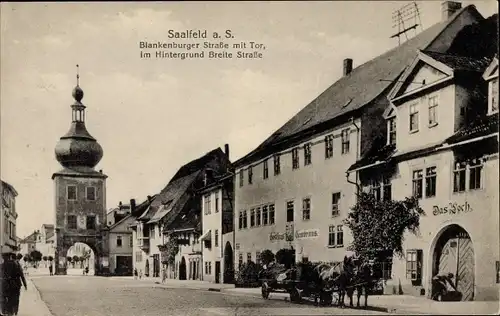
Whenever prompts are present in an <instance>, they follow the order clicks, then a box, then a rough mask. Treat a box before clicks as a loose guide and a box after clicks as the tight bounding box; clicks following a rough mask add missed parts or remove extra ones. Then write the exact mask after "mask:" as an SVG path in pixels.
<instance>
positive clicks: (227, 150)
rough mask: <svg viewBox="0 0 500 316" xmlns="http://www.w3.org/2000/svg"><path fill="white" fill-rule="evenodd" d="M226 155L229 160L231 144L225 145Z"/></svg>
mask: <svg viewBox="0 0 500 316" xmlns="http://www.w3.org/2000/svg"><path fill="white" fill-rule="evenodd" d="M224 153H225V154H226V157H227V159H229V144H225V145H224Z"/></svg>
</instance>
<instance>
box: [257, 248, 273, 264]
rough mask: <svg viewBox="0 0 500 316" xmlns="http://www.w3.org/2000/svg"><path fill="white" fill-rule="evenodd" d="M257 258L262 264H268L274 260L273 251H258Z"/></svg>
mask: <svg viewBox="0 0 500 316" xmlns="http://www.w3.org/2000/svg"><path fill="white" fill-rule="evenodd" d="M259 259H260V262H262V264H265V265H268V264H269V263H271V262H273V261H274V253H273V252H272V251H271V250H269V249H266V250H264V251H262V252H261V253H260V255H259Z"/></svg>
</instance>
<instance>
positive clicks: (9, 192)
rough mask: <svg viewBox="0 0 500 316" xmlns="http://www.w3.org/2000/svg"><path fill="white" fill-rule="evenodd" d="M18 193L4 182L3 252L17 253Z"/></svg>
mask: <svg viewBox="0 0 500 316" xmlns="http://www.w3.org/2000/svg"><path fill="white" fill-rule="evenodd" d="M17 195H18V193H17V191H16V189H14V187H13V186H12V185H10V184H8V183H7V182H5V181H3V180H2V214H1V215H0V219H1V221H2V222H1V223H0V224H1V226H0V227H1V228H2V233H1V234H0V237H1V241H0V246H1V251H2V252H3V251H17V246H18V245H17V235H16V222H17V216H18V215H17V211H16V197H17Z"/></svg>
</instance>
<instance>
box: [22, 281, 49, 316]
mask: <svg viewBox="0 0 500 316" xmlns="http://www.w3.org/2000/svg"><path fill="white" fill-rule="evenodd" d="M26 282H27V285H28V290H24V288H22V289H21V298H20V302H19V314H18V315H19V316H35V315H36V316H52V313H51V312H50V311H49V308H48V307H47V305H46V304H45V302H44V301H42V298H41V297H40V293H39V292H38V290H37V288H36V287H35V284H33V281H31V279H30V278H26Z"/></svg>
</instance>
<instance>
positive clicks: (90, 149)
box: [55, 65, 103, 169]
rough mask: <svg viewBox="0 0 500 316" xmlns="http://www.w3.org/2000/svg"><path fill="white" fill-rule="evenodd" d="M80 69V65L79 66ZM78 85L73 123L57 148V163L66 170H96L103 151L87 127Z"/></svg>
mask: <svg viewBox="0 0 500 316" xmlns="http://www.w3.org/2000/svg"><path fill="white" fill-rule="evenodd" d="M77 67H78V65H77ZM76 77H77V84H76V87H75V88H74V89H73V98H74V99H75V102H74V103H73V104H72V105H71V108H72V122H71V126H70V129H69V131H68V132H67V133H66V134H65V135H64V136H62V137H61V138H60V140H59V141H58V142H57V145H56V148H55V155H56V159H57V161H59V163H60V164H61V165H62V166H63V167H66V168H70V169H71V168H75V167H76V168H78V167H87V168H94V167H95V166H96V165H97V164H98V163H99V161H100V160H101V159H102V156H103V150H102V147H101V145H99V143H98V142H97V140H96V139H95V138H94V137H92V136H91V135H90V133H89V132H88V131H87V128H86V127H85V106H84V105H83V104H82V103H81V101H82V99H83V95H84V94H83V90H82V88H80V86H79V75H78V74H77V76H76Z"/></svg>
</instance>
